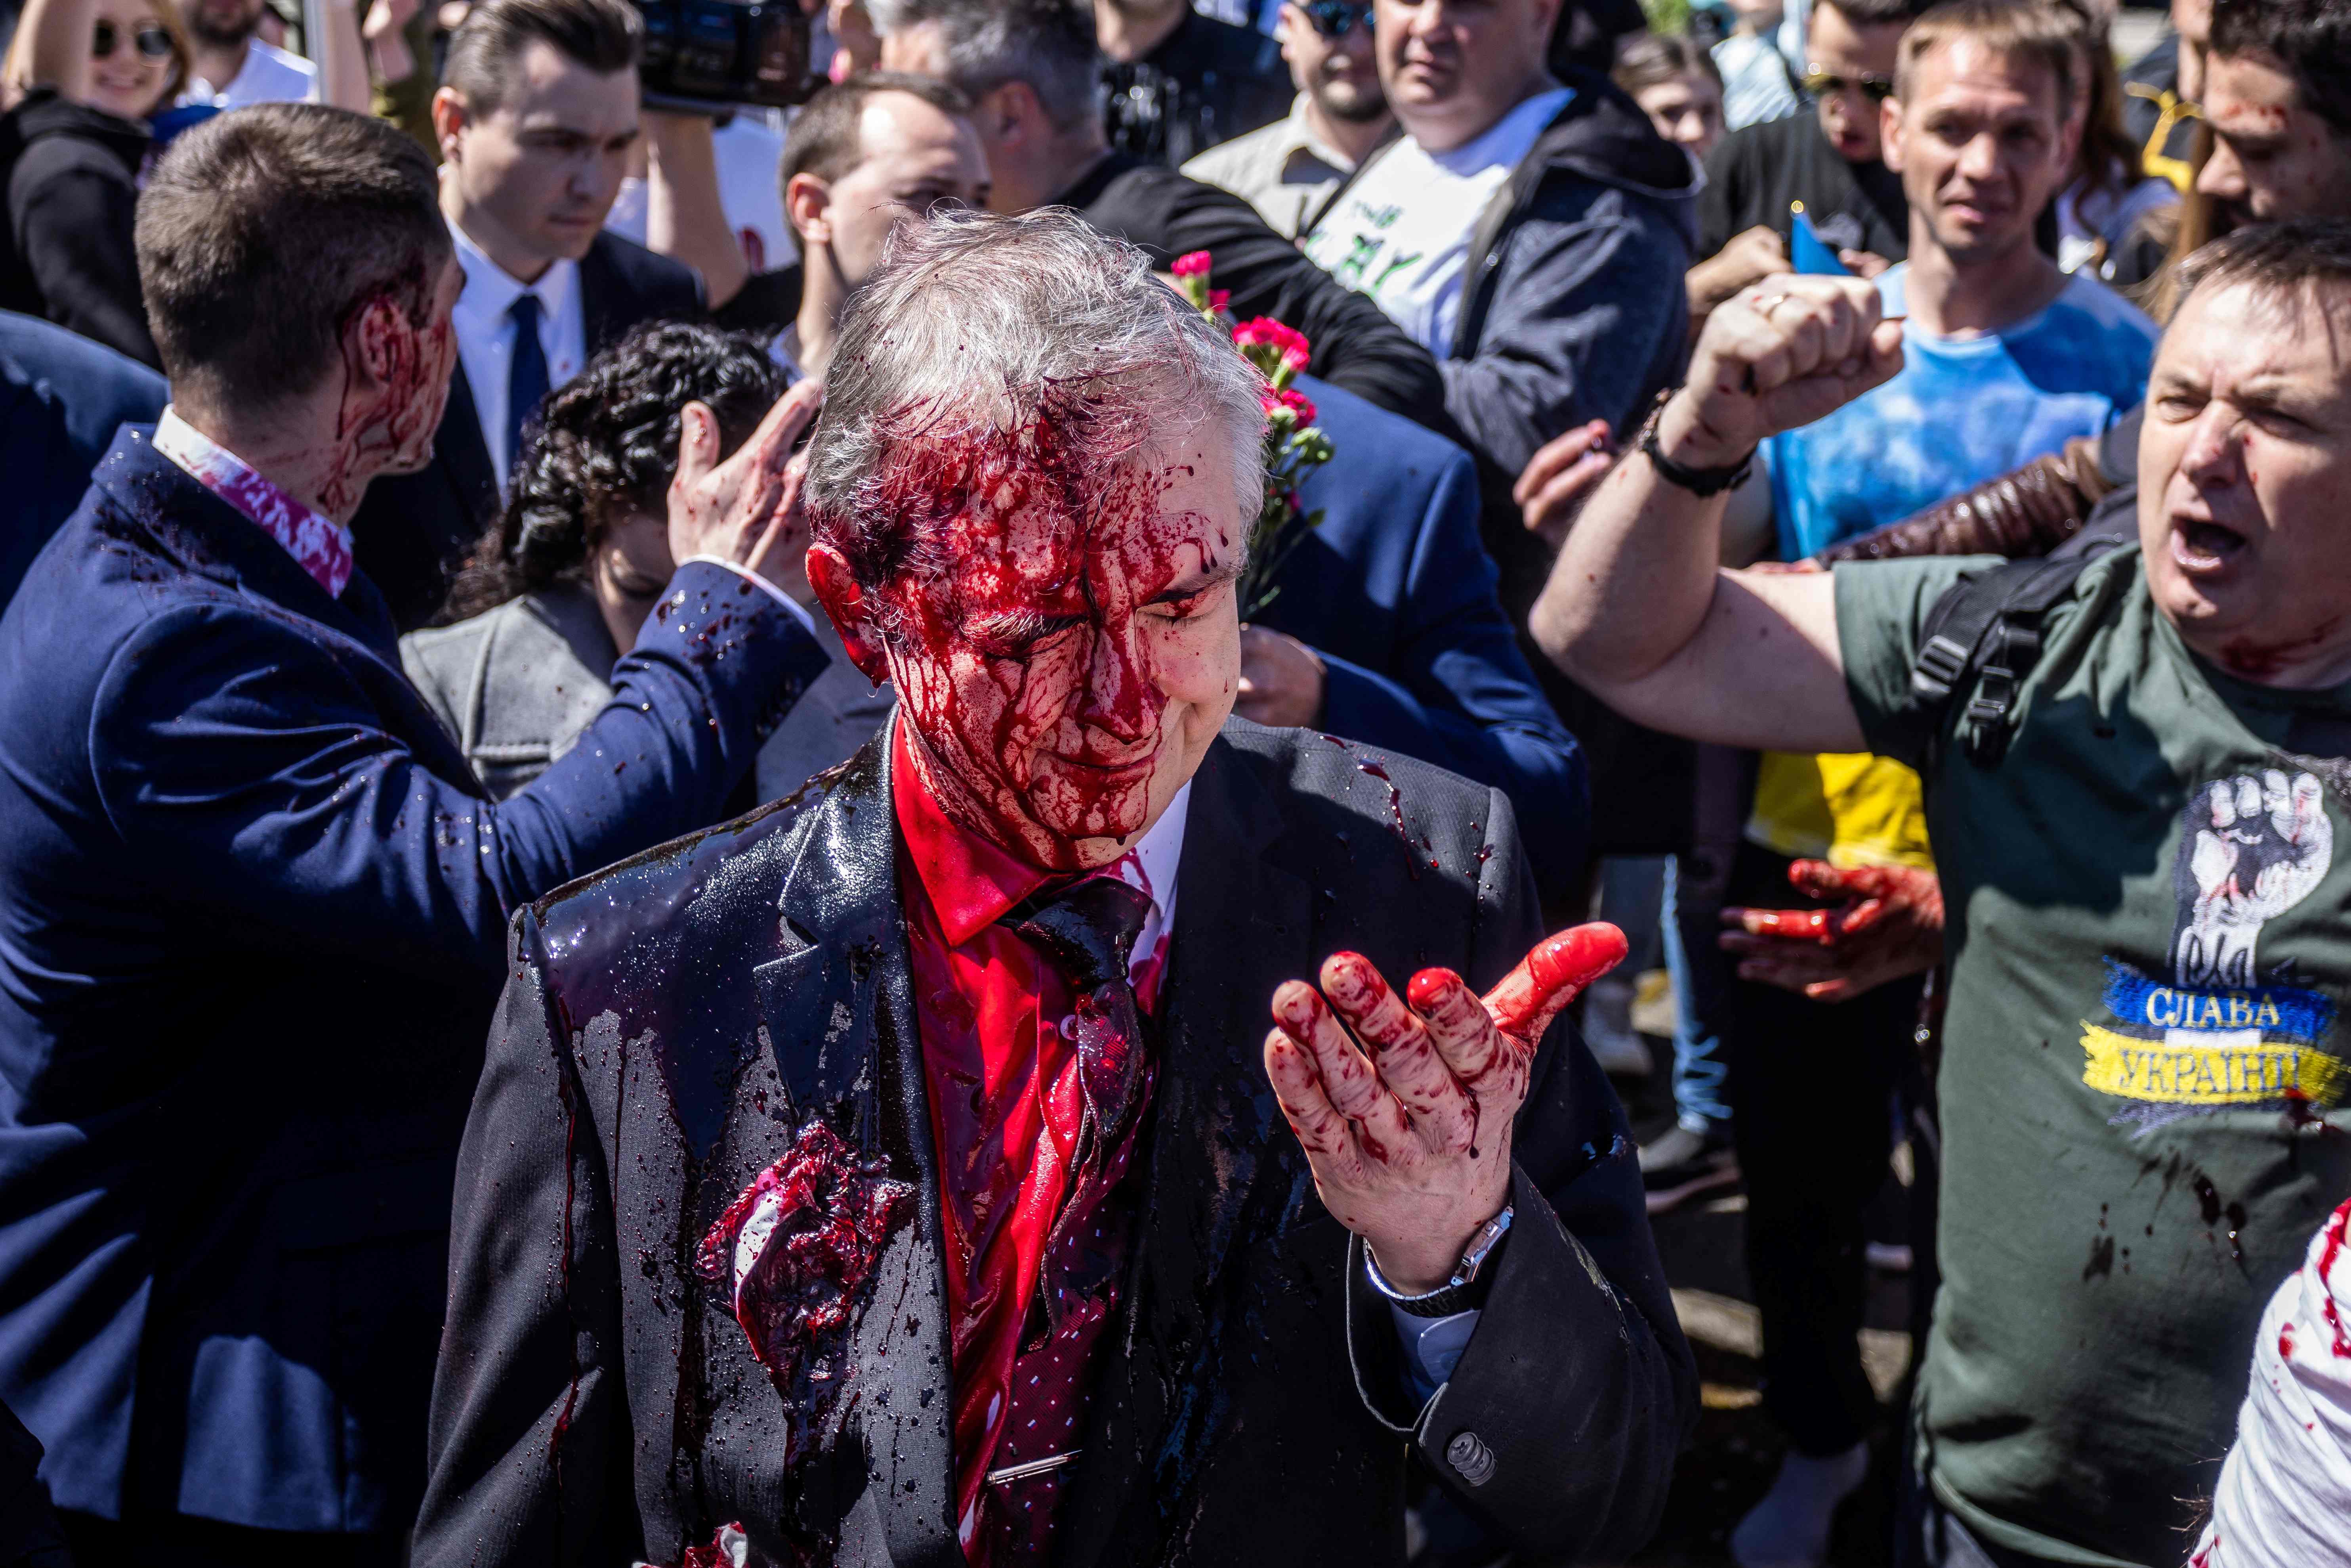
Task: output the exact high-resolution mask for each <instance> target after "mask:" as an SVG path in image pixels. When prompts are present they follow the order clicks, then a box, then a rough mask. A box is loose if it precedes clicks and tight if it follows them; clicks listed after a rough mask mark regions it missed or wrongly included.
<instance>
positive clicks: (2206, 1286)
mask: <svg viewBox="0 0 2351 1568" xmlns="http://www.w3.org/2000/svg"><path fill="white" fill-rule="evenodd" d="M2185 277H2186V278H2187V289H2188V291H2187V294H2186V298H2185V299H2184V300H2183V302H2182V304H2181V305H2180V307H2179V312H2178V314H2177V315H2176V316H2175V317H2174V319H2173V320H2172V323H2171V326H2170V329H2169V330H2168V333H2167V334H2166V336H2165V338H2164V340H2163V342H2162V344H2161V347H2160V349H2159V350H2158V355H2157V359H2156V363H2155V369H2154V371H2153V373H2152V376H2151V378H2150V382H2149V385H2148V392H2147V416H2146V427H2145V430H2144V432H2143V434H2142V435H2141V438H2140V443H2139V472H2138V481H2139V510H2138V517H2139V538H2138V541H2137V543H2136V544H2133V545H2126V546H2124V547H2122V548H2120V549H2115V550H2113V551H2112V552H2110V553H2108V554H2106V555H2105V556H2102V557H2098V558H2095V559H2092V560H2090V561H2089V562H2088V563H2087V564H2086V565H2085V567H2084V568H2083V569H2082V570H2081V571H2080V574H2079V575H2078V577H2077V578H2075V579H2074V581H2073V583H2072V585H2071V589H2070V592H2069V593H2068V594H2067V595H2066V597H2064V599H2063V600H2062V601H2060V602H2059V603H2058V604H2057V605H2056V607H2055V608H2054V609H2053V610H2052V611H2051V612H2049V613H2048V614H2047V615H2046V616H2045V617H2044V618H2043V620H2042V622H2041V623H2040V630H2041V634H2042V651H2041V653H2040V655H2039V657H2038V659H2037V661H2035V662H2034V663H2033V664H2032V666H2031V670H2030V673H2029V674H2028V675H2027V676H2026V678H2025V679H2024V681H2023V684H2022V689H2021V691H2020V692H2019V694H2018V695H2017V696H2016V698H2015V700H2014V701H2013V702H2012V703H2011V706H2010V709H2009V713H2010V717H2009V719H2008V720H2007V721H2006V723H2007V725H2008V727H2009V731H2010V735H2009V741H2008V745H2007V747H2006V750H2005V753H2004V755H2002V756H2001V757H2000V758H1999V759H1998V760H1997V761H1995V762H1991V763H1990V764H1989V765H1986V764H1980V763H1979V762H1977V761H1975V760H1972V759H1971V758H1970V751H1969V748H1968V747H1964V746H1961V745H1957V744H1953V743H1952V742H1953V740H1954V736H1955V726H1956V725H1957V724H1958V723H1959V721H1960V719H1961V716H1962V715H1963V714H1964V712H1965V710H1966V708H1967V706H1968V703H1969V699H1970V696H1971V695H1974V692H1975V688H1976V683H1975V681H1974V680H1973V679H1972V678H1970V679H1966V680H1963V681H1961V682H1960V687H1961V689H1959V690H1958V691H1957V692H1955V693H1953V694H1951V695H1949V697H1948V698H1947V699H1945V700H1942V701H1936V700H1933V699H1931V698H1929V697H1927V696H1923V695H1920V694H1921V691H1922V689H1925V688H1922V687H1921V686H1920V685H1914V683H1913V679H1912V669H1913V664H1914V662H1915V660H1916V658H1917V653H1918V647H1919V643H1920V642H1921V640H1922V634H1921V628H1922V626H1923V625H1924V623H1925V622H1926V620H1927V618H1928V613H1929V612H1930V611H1931V610H1932V609H1933V608H1934V606H1935V605H1936V603H1937V602H1938V601H1939V600H1940V599H1941V598H1942V597H1943V595H1944V594H1945V592H1946V591H1949V589H1951V588H1952V587H1953V586H1954V585H1955V584H1957V583H1959V581H1961V580H1963V579H1965V578H1967V577H1969V576H1970V574H1972V573H1975V572H1980V571H1981V570H1985V569H1986V568H1987V567H1988V566H1991V565H1992V564H1994V563H1993V562H1991V561H1990V560H1989V559H1986V558H1981V557H1977V558H1968V559H1925V560H1911V561H1895V562H1884V563H1870V564H1864V565H1854V566H1844V567H1840V568H1838V569H1837V570H1835V571H1834V573H1830V574H1810V575H1797V574H1787V575H1770V574H1759V573H1754V572H1718V571H1717V570H1716V569H1715V566H1714V562H1715V561H1716V560H1717V559H1718V549H1719V544H1718V540H1719V528H1720V523H1721V517H1722V509H1723V504H1722V499H1721V496H1720V493H1719V486H1721V485H1722V484H1723V482H1724V481H1725V480H1726V479H1727V478H1728V477H1729V474H1730V473H1731V471H1733V470H1735V469H1737V468H1739V467H1740V466H1741V465H1743V464H1744V463H1745V461H1746V459H1747V458H1748V456H1749V455H1750V453H1751V452H1752V451H1753V450H1754V448H1755V447H1756V445H1757V444H1759V443H1761V441H1763V440H1764V439H1766V438H1767V437H1769V436H1771V434H1774V433H1776V432H1779V431H1782V430H1786V429H1790V428H1792V427H1794V426H1797V425H1801V424H1803V423H1809V422H1810V421H1813V420H1815V419H1818V418H1820V417H1821V416H1822V415H1823V414H1824V413H1828V412H1830V411H1831V410H1833V409H1834V408H1837V407H1839V406H1841V405H1843V404H1844V403H1845V402H1850V401H1851V400H1852V399H1853V398H1855V397H1856V396H1858V395H1860V394H1861V393H1862V392H1865V391H1867V390H1868V389H1870V388H1871V387H1874V386H1876V385H1878V384H1880V383H1882V382H1885V381H1886V379H1887V378H1889V377H1890V376H1891V375H1893V373H1894V372H1895V371H1896V369H1898V367H1899V365H1900V361H1901V349H1900V342H1901V338H1900V332H1901V329H1900V326H1899V324H1898V323H1896V322H1893V321H1886V320H1883V319H1880V317H1879V314H1878V304H1877V297H1876V293H1875V291H1874V290H1872V289H1871V288H1870V287H1869V286H1868V285H1866V284H1864V283H1860V282H1857V281H1855V280H1852V279H1845V278H1825V277H1779V278H1774V279H1771V280H1769V281H1767V282H1766V283H1764V284H1762V285H1761V286H1759V287H1756V288H1754V289H1751V290H1749V291H1748V292H1747V293H1745V294H1744V295H1742V296H1740V298H1738V299H1736V300H1734V301H1732V302H1731V303H1730V304H1729V305H1728V306H1726V307H1724V308H1721V309H1719V310H1718V311H1717V312H1716V314H1715V316H1714V317H1713V319H1711V320H1709V321H1708V325H1707V329H1706V331H1705V334H1704V336H1703V337H1702V338H1701V340H1700V341H1699V343H1698V349H1697V350H1696V352H1695V354H1694V356H1693V360H1692V363H1691V367H1690V375H1689V381H1688V384H1687V386H1686V387H1684V388H1683V389H1682V390H1681V391H1679V392H1676V393H1675V394H1674V395H1673V397H1672V398H1671V399H1670V400H1669V401H1668V402H1666V403H1665V404H1664V405H1663V407H1662V408H1661V410H1660V412H1659V413H1658V415H1657V417H1656V420H1655V421H1654V422H1653V423H1652V425H1651V427H1650V430H1649V432H1648V433H1647V434H1646V437H1645V439H1644V440H1642V441H1641V442H1638V443H1635V445H1636V446H1637V447H1638V450H1639V454H1640V455H1636V456H1633V457H1630V458H1628V459H1627V460H1626V461H1625V462H1624V463H1622V464H1620V465H1618V467H1617V469H1616V471H1615V473H1614V474H1613V475H1612V476H1610V477H1609V479H1608V481H1607V482H1606V483H1605V485H1604V486H1602V488H1601V489H1600V490H1599V491H1598V492H1597V493H1596V494H1595V496H1594V497H1593V500H1592V502H1591V504H1590V506H1589V507H1587V508H1586V509H1585V511H1584V513H1583V517H1582V518H1581V519H1580V520H1579V521H1578V522H1577V525H1576V527H1575V528H1574V530H1573V532H1572V533H1571V534H1570V535H1569V537H1568V539H1567V543H1566V546H1565V548H1564V549H1563V550H1562V554H1561V556H1560V559H1559V561H1558V565H1557V569H1556V570H1555V571H1554V573H1553V575H1552V579H1551V581H1550V584H1549V586H1548V587H1547V589H1546V590H1545V591H1544V595H1543V598H1542V599H1541V601H1540V602H1539V603H1538V605H1537V606H1536V609H1535V613H1534V621H1533V626H1534V631H1535V633H1536V635H1537V636H1538V637H1539V638H1540V639H1541V642H1542V643H1543V646H1544V647H1545V648H1546V650H1548V651H1549V652H1550V653H1552V656H1553V657H1554V658H1556V659H1558V660H1559V662H1560V663H1561V664H1562V666H1563V667H1564V668H1566V670H1567V671H1568V672H1569V673H1570V674H1572V675H1573V676H1574V677H1575V678H1576V679H1577V680H1578V681H1580V682H1583V683H1584V684H1585V685H1588V686H1589V687H1590V688H1591V689H1592V690H1593V692H1595V693H1596V694H1598V695H1601V696H1602V697H1604V699H1605V700H1607V701H1608V702H1609V703H1610V704H1612V705H1613V706H1615V707H1617V708H1618V709H1619V710H1621V711H1622V712H1624V713H1625V714H1626V715H1627V716H1630V717H1632V718H1634V719H1636V720H1638V721H1640V722H1643V723H1646V724H1649V725H1653V726H1656V727H1660V728H1665V729H1669V730H1677V731H1679V732H1681V733H1683V734H1686V735H1690V736H1694V737H1698V738H1700V739H1704V740H1708V741H1713V742H1718V743H1720V744H1725V745H1731V746H1745V747H1783V748H1790V749H1802V750H1817V751H1857V750H1873V751H1876V752H1879V753H1881V754H1884V755H1886V756H1890V757H1895V758H1900V759H1902V760H1903V761H1906V762H1908V763H1910V764H1912V765H1913V766H1916V767H1917V768H1919V769H1920V771H1921V772H1922V773H1923V774H1924V775H1925V777H1926V779H1927V787H1928V821H1929V826H1930V829H1931V831H1932V833H1933V839H1934V846H1935V858H1936V861H1937V862H1938V865H1939V866H1940V867H1941V870H1942V875H1943V879H1944V889H1945V895H1946V902H1947V905H1948V908H1949V922H1950V924H1949V938H1948V947H1949V955H1950V959H1951V965H1952V980H1951V991H1950V1002H1949V1016H1948V1019H1947V1023H1946V1028H1945V1035H1944V1054H1943V1061H1942V1069H1941V1078H1940V1090H1941V1101H1942V1113H1943V1140H1944V1142H1943V1187H1942V1218H1941V1231H1940V1239H1939V1245H1940V1256H1941V1262H1942V1269H1943V1281H1942V1289H1941V1292H1940V1294H1939V1295H1938V1298H1937V1301H1936V1304H1935V1321H1934V1329H1933V1332H1932V1333H1931V1335H1930V1336H1929V1339H1928V1346H1927V1353H1926V1361H1925V1365H1924V1367H1923V1370H1922V1372H1921V1375H1920V1378H1919V1382H1918V1392H1917V1405H1916V1408H1915V1411H1914V1425H1915V1429H1916V1433H1917V1460H1918V1464H1919V1467H1920V1470H1921V1473H1922V1475H1923V1476H1924V1478H1925V1479H1926V1480H1927V1482H1928V1487H1927V1488H1926V1490H1925V1492H1924V1495H1923V1502H1922V1507H1921V1509H1920V1510H1919V1512H1920V1513H1921V1514H1922V1516H1923V1517H1922V1518H1921V1519H1920V1520H1918V1521H1915V1522H1916V1533H1914V1534H1913V1535H1912V1536H1911V1538H1910V1539H1909V1540H1908V1541H1907V1542H1906V1546H1907V1547H1908V1548H1909V1549H1910V1550H1911V1551H1912V1552H1917V1551H1918V1549H1920V1548H1922V1547H1923V1548H1924V1553H1923V1561H1924V1562H1926V1563H1930V1564H1961V1563H1970V1564H1972V1563H1995V1564H2003V1565H2004V1564H2008V1563H2044V1562H2045V1563H2087V1564H2129V1565H2134V1568H2158V1565H2162V1568H2170V1565H2171V1564H2175V1563H2179V1560H2180V1559H2181V1557H2182V1556H2183V1555H2184V1552H2185V1549H2186V1546H2187V1544H2188V1542H2189V1539H2190V1538H2189V1535H2188V1534H2186V1533H2183V1532H2184V1531H2188V1530H2189V1526H2190V1524H2191V1522H2192V1521H2194V1519H2195V1517H2196V1514H2197V1512H2198V1509H2199V1502H2198V1500H2199V1499H2200V1498H2202V1497H2205V1496H2208V1495H2209V1494H2210V1489H2211V1485H2212V1481H2213V1479H2214V1475H2215V1472H2216V1470H2217V1469H2218V1461H2219V1459H2220V1456H2221V1455H2222V1454H2223V1453H2224V1452H2225V1451H2226V1450H2227V1448H2228V1447H2229V1443H2230V1437H2231V1426H2232V1422H2233V1417H2234V1415H2235V1412H2236V1408H2237V1405H2238V1402H2239V1400H2240V1399H2241V1397H2242V1396H2243V1394H2244V1391H2245V1356H2246V1350H2247V1347H2248V1345H2249V1344H2250V1343H2251V1342H2252V1334H2253V1332H2254V1329H2255V1326H2256V1324H2257V1323H2258V1322H2259V1320H2260V1316H2261V1312H2262V1304H2263V1302H2264V1301H2265V1300H2266V1299H2267V1297H2268V1296H2269V1294H2270V1292H2271V1291H2273V1289H2274V1288H2275V1287H2276V1286H2277V1284H2278V1282H2279V1281H2281V1280H2282V1279H2283V1278H2284V1277H2285V1275H2286V1274H2287V1273H2289V1272H2290V1271H2291V1270H2293V1269H2294V1266H2295V1265H2296V1263H2297V1262H2298V1261H2299V1260H2300V1257H2301V1253H2302V1250H2303V1248H2304V1243H2305V1242H2306V1241H2307V1240H2308V1239H2309V1237H2310V1235H2311V1233H2312V1231H2313V1230H2314V1229H2315V1228H2317V1226H2318V1225H2319V1223H2320V1222H2321V1220H2323V1219H2324V1218H2325V1216H2326V1214H2327V1212H2328V1211H2329V1210H2330V1209H2332V1208H2333V1207H2335V1205H2336V1204H2338V1203H2339V1202H2341V1201H2342V1199H2343V1197H2344V1195H2345V1194H2346V1192H2351V1135H2346V1134H2351V1113H2346V1112H2345V1111H2344V1110H2342V1109H2341V1107H2342V1106H2343V1105H2344V1104H2345V1103H2346V1099H2351V1036H2346V1030H2345V1029H2344V1028H2343V1027H2342V1026H2341V1025H2340V1024H2339V1023H2338V1015H2339V1014H2340V1012H2341V1010H2342V1009H2343V1008H2344V1006H2345V1004H2346V1002H2351V922H2346V919H2345V918H2344V915H2345V911H2346V904H2351V837H2346V828H2351V760H2346V758H2351V529H2346V527H2345V525H2344V519H2345V518H2346V517H2351V224H2346V223H2343V222H2339V221H2317V220H2306V221H2301V222H2296V223H2293V224H2287V225H2274V226H2272V227H2269V228H2260V229H2252V230H2248V231H2244V232H2242V233H2240V234H2238V235H2232V236H2231V237H2230V238H2229V239H2226V240H2222V241H2220V242H2218V243H2217V244H2216V245H2214V246H2209V247H2207V249H2206V250H2205V251H2204V252H2202V253H2200V254H2199V256H2197V257H2196V258H2193V260H2192V261H2191V263H2190V265H2189V267H2188V269H2187V271H2186V273H2185ZM1928 685H1929V686H1931V683H1928ZM2338 839H2345V844H2344V848H2345V850H2346V853H2345V854H2344V855H2342V856H2338V855H2337V854H2336V853H2335V847H2336V841H2337V840H2338Z"/></svg>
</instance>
